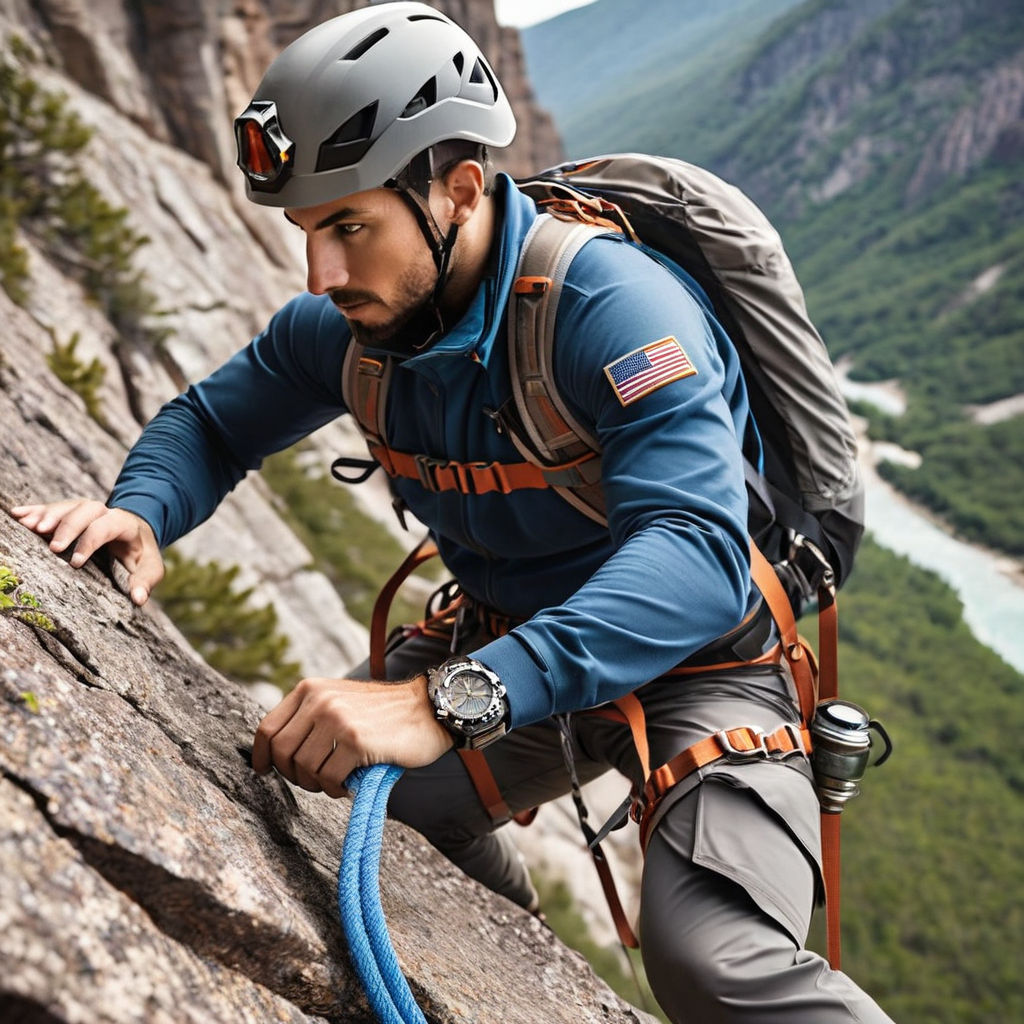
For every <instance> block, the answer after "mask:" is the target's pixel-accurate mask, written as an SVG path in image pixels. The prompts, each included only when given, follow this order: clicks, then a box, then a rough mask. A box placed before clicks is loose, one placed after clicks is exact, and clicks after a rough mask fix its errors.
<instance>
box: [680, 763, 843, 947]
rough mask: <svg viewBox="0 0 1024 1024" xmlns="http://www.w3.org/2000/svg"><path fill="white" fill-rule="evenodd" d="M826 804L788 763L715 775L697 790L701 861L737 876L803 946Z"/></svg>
mask: <svg viewBox="0 0 1024 1024" xmlns="http://www.w3.org/2000/svg"><path fill="white" fill-rule="evenodd" d="M819 837H820V825H819V821H818V801H817V797H816V796H815V795H814V789H813V786H812V785H811V783H810V782H809V781H808V780H807V778H806V777H805V776H803V775H801V774H800V773H798V772H796V771H793V770H791V769H788V768H786V767H784V766H782V765H773V764H754V765H747V766H744V767H743V768H733V767H732V766H729V767H728V768H723V769H722V770H719V771H715V772H711V773H709V774H708V775H707V777H706V778H705V779H704V781H703V783H702V784H701V785H700V786H699V787H698V789H697V812H696V820H695V822H694V836H693V855H692V856H693V862H694V863H695V864H700V865H701V866H702V867H706V868H709V869H710V870H712V871H715V872H717V873H718V874H720V875H724V876H725V877H726V878H729V879H731V880H732V881H734V882H736V883H737V884H738V885H740V886H742V887H743V889H744V890H746V892H747V894H748V895H749V896H750V898H751V899H752V900H753V901H754V902H755V903H756V904H757V905H758V906H759V907H760V908H761V910H763V911H764V912H765V913H766V914H768V915H769V916H770V917H771V918H772V919H773V920H775V921H777V922H778V923H779V924H780V925H782V927H783V928H785V929H786V931H787V932H789V934H790V935H791V936H792V937H793V939H794V941H795V942H796V943H797V944H798V945H801V946H802V945H803V943H804V941H805V939H806V937H807V929H808V927H809V925H810V918H811V911H812V909H813V906H814V901H815V898H816V896H817V895H820V893H821V892H822V891H823V886H822V883H821V872H820V867H819V854H820V848H821V844H820V838H819Z"/></svg>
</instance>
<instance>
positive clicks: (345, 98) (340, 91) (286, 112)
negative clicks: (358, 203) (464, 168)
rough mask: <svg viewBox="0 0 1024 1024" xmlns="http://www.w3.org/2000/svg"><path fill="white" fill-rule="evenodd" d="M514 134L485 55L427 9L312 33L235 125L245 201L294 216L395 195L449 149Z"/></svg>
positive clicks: (379, 13) (407, 6)
mask: <svg viewBox="0 0 1024 1024" xmlns="http://www.w3.org/2000/svg"><path fill="white" fill-rule="evenodd" d="M515 130H516V123H515V117H514V115H513V113H512V108H511V107H510V106H509V102H508V100H507V99H506V97H505V94H504V92H503V91H502V88H501V86H500V85H499V84H498V80H497V78H496V77H495V76H494V72H493V71H491V69H490V67H489V65H488V63H487V61H486V60H485V59H484V57H483V54H481V52H480V50H479V48H478V47H477V45H476V44H475V43H474V42H473V40H472V39H470V37H469V36H468V35H466V33H465V32H464V31H463V30H462V29H461V28H459V27H458V25H456V24H455V23H454V22H452V21H451V20H450V19H448V18H447V17H445V16H444V15H443V14H441V13H440V12H439V11H435V10H434V9H433V8H432V7H428V6H427V5H426V4H420V3H386V4H379V5H375V6H372V7H366V8H361V9H359V10H356V11H353V12H351V13H349V14H343V15H341V16H340V17H338V18H332V19H331V20H330V21H326V22H324V23H323V24H322V25H319V26H317V27H316V28H314V29H311V30H310V31H309V32H307V33H306V34H305V35H303V36H301V37H300V38H299V39H297V40H295V42H293V43H292V44H291V45H290V46H288V47H287V48H286V49H285V50H284V51H282V53H281V54H280V55H279V56H278V57H277V59H276V60H275V61H274V63H273V64H271V65H270V68H269V69H268V71H267V73H266V75H265V76H264V78H263V81H262V82H261V83H260V85H259V88H258V89H257V90H256V94H255V95H254V97H253V100H252V103H250V104H249V106H248V108H247V109H246V110H245V111H244V112H243V113H242V114H241V115H240V116H239V117H238V118H237V119H236V121H235V139H236V142H237V145H238V166H239V167H241V169H242V171H243V172H244V173H245V178H246V194H247V195H248V197H249V198H250V199H251V200H252V201H253V202H256V203H260V204H262V205H264V206H292V207H303V206H317V205H319V204H320V203H325V202H329V201H331V200H334V199H338V198H340V197H341V196H345V195H349V194H350V193H353V192H361V191H363V190H364V189H372V188H380V187H381V186H383V185H392V184H394V180H395V178H396V177H397V176H398V175H399V173H400V172H401V171H402V170H403V169H404V168H405V167H406V166H407V165H408V164H409V162H410V161H411V160H412V159H413V157H415V156H416V155H417V154H419V153H421V152H423V151H424V150H427V149H429V147H431V146H433V145H434V144H436V143H438V142H442V141H446V140H455V139H464V140H466V141H467V142H475V143H480V144H483V145H491V146H507V145H508V144H509V143H510V142H511V141H512V137H513V136H514V135H515Z"/></svg>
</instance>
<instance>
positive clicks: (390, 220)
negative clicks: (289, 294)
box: [285, 188, 437, 347]
mask: <svg viewBox="0 0 1024 1024" xmlns="http://www.w3.org/2000/svg"><path fill="white" fill-rule="evenodd" d="M285 216H286V217H287V218H288V219H289V220H290V221H291V222H292V223H294V224H297V225H298V226H299V227H300V228H301V229H302V230H303V231H304V232H305V234H306V264H307V278H306V286H307V288H308V289H309V290H310V291H311V292H312V293H313V294H314V295H328V296H329V297H330V299H331V301H332V302H333V303H334V305H335V306H336V307H337V308H338V310H339V312H340V313H341V314H342V316H344V317H345V319H346V320H347V321H348V322H349V324H350V326H351V327H352V331H353V333H354V334H355V336H356V337H357V338H358V340H359V341H361V342H363V344H367V345H381V346H383V347H391V346H389V345H388V342H389V340H390V339H392V338H394V337H396V336H397V335H399V334H401V332H402V328H403V327H405V326H406V325H407V324H408V323H409V322H410V321H411V320H413V319H414V318H415V317H416V316H417V315H418V314H419V313H420V312H421V311H422V309H423V307H424V306H425V305H426V303H427V301H428V300H429V298H430V295H431V293H432V291H433V289H434V283H435V281H436V280H437V271H436V269H435V267H434V261H433V257H432V256H431V254H430V251H429V249H428V248H427V246H426V244H425V242H424V239H423V235H422V233H421V232H420V229H419V225H418V224H417V223H416V220H415V218H414V216H413V213H412V211H411V210H410V209H409V207H408V206H407V205H406V204H405V202H404V201H403V200H402V199H401V197H400V196H399V195H398V193H397V192H395V191H393V190H392V189H385V188H378V189H371V190H369V191H366V192H357V193H355V194H353V195H350V196H345V197H344V198H342V199H337V200H334V201H333V202H330V203H323V204H321V205H320V206H310V207H305V208H303V209H294V210H288V211H287V212H286V214H285Z"/></svg>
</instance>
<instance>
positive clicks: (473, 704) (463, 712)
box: [445, 670, 494, 721]
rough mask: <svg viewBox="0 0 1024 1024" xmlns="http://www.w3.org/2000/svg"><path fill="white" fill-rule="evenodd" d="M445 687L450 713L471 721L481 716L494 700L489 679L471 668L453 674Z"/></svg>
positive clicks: (492, 688)
mask: <svg viewBox="0 0 1024 1024" xmlns="http://www.w3.org/2000/svg"><path fill="white" fill-rule="evenodd" d="M445 689H446V696H447V698H448V699H447V703H448V704H449V706H450V707H451V711H452V714H453V715H455V717H456V718H461V719H464V720H466V719H468V720H469V721H473V720H475V719H477V718H481V717H483V715H485V714H486V713H487V711H488V709H489V708H490V707H491V704H492V703H493V701H494V686H493V685H492V683H491V681H490V680H489V679H488V678H487V677H486V676H483V675H481V674H480V673H479V672H474V671H472V670H467V671H465V672H459V673H458V675H455V676H453V677H452V679H451V681H450V682H449V683H448V686H447V687H446V688H445Z"/></svg>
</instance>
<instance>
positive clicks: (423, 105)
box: [398, 78, 437, 117]
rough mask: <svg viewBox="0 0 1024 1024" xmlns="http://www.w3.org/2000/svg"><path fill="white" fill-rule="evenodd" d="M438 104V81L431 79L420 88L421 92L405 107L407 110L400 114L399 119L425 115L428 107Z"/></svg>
mask: <svg viewBox="0 0 1024 1024" xmlns="http://www.w3.org/2000/svg"><path fill="white" fill-rule="evenodd" d="M436 102H437V79H436V78H429V79H427V81H425V82H424V83H423V85H421V86H420V90H419V92H418V93H416V95H415V96H413V98H412V99H411V100H409V102H408V103H407V104H406V105H405V110H403V111H402V113H401V114H399V115H398V116H399V117H415V116H416V115H417V114H421V113H423V111H424V110H426V109H427V108H428V107H432V106H433V105H434V104H435V103H436Z"/></svg>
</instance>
